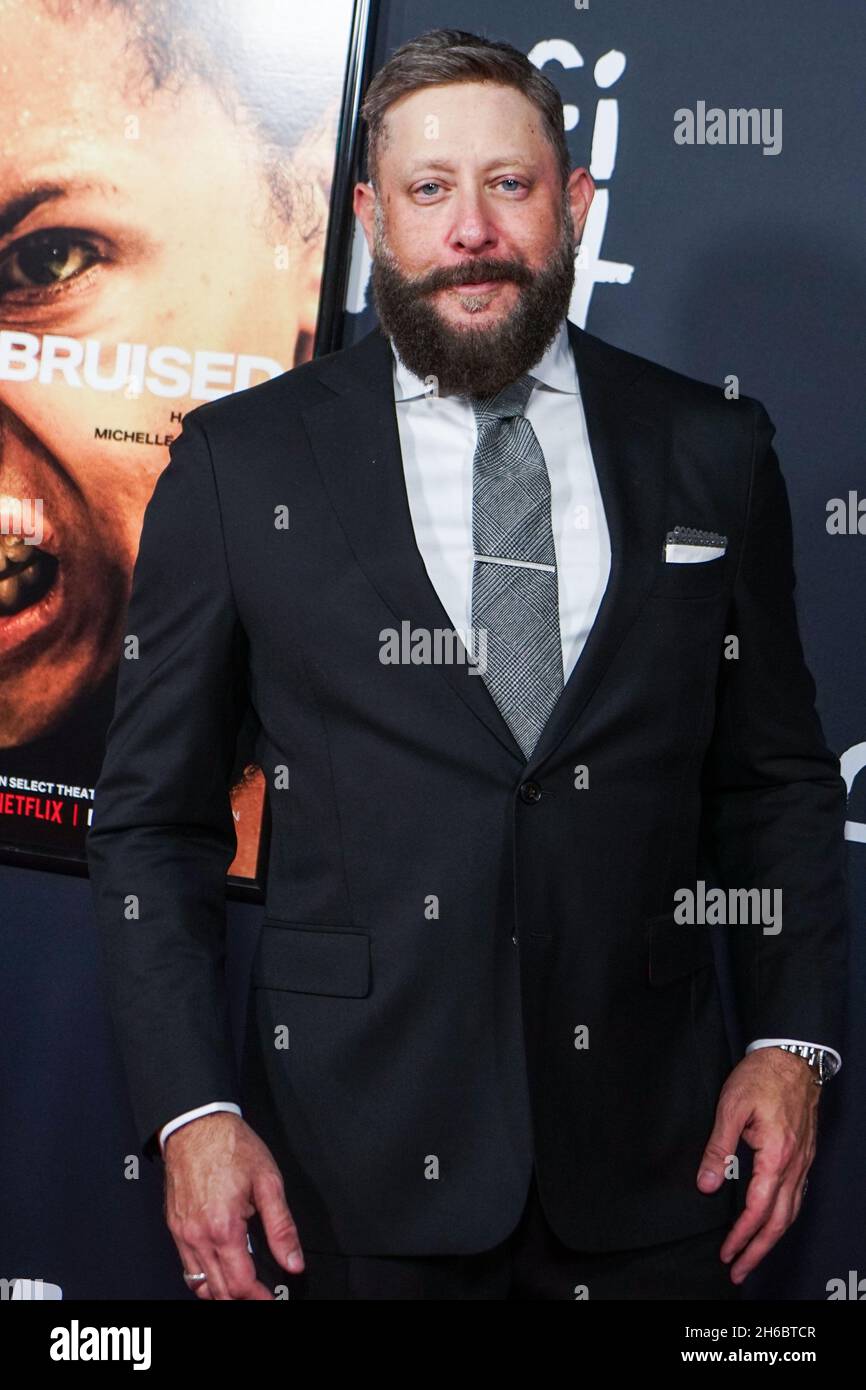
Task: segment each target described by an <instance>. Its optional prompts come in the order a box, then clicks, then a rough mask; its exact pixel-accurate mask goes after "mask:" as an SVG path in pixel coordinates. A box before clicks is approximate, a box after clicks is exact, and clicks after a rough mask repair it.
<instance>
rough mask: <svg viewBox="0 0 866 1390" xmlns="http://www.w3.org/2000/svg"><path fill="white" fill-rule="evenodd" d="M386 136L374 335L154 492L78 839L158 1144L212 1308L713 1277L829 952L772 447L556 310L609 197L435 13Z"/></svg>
mask: <svg viewBox="0 0 866 1390" xmlns="http://www.w3.org/2000/svg"><path fill="white" fill-rule="evenodd" d="M364 111H365V117H366V119H367V122H368V136H369V139H368V146H369V149H368V162H369V175H370V182H369V183H360V184H358V185H357V187H356V190H355V208H356V212H357V215H358V217H359V218H360V220H361V222H362V224H363V227H364V231H365V234H366V236H367V241H368V245H369V247H370V250H371V254H372V257H373V288H374V293H375V298H376V306H377V310H378V313H379V319H380V324H381V327H380V328H377V329H376V330H375V331H374V332H372V333H371V334H369V335H368V336H367V337H366V338H365V339H364V340H363V341H362V342H361V343H359V344H358V345H357V346H355V347H352V348H349V349H347V350H344V351H342V352H336V353H332V354H330V355H329V356H327V357H324V358H322V359H320V360H318V361H314V362H311V363H307V364H305V365H303V366H300V367H298V368H296V369H295V370H292V371H289V372H286V373H284V374H283V375H281V376H279V377H277V378H275V379H274V380H271V381H269V382H266V383H262V384H261V385H258V386H256V387H254V388H252V389H250V390H246V391H242V392H240V393H237V394H235V395H233V396H229V397H224V398H223V399H221V400H218V401H214V402H210V403H208V404H206V405H203V406H200V407H198V408H197V409H196V410H194V411H192V412H190V413H189V414H187V416H186V418H185V420H184V427H183V433H182V434H181V436H180V438H179V439H178V440H177V441H176V442H175V444H174V445H173V446H172V450H171V462H170V463H169V465H168V467H167V468H166V469H165V471H164V472H163V474H162V475H161V476H160V478H159V480H158V482H157V485H156V488H155V491H154V494H153V499H152V501H151V503H150V505H149V507H148V510H147V513H146V516H145V521H144V527H143V531H142V536H141V545H140V552H139V558H138V563H137V566H136V571H135V578H134V584H133V591H132V596H131V601H130V608H129V617H128V624H127V625H128V629H129V632H130V634H134V635H135V637H136V638H137V657H136V659H135V660H128V661H126V662H122V663H121V672H120V678H119V682H118V694H117V706H116V712H115V716H114V721H113V723H112V726H111V729H110V732H109V738H108V747H107V754H106V759H105V764H104V768H103V772H102V775H101V778H100V780H99V784H98V787H97V790H96V798H95V816H94V824H93V828H92V830H91V833H90V836H89V842H88V843H89V860H90V867H91V873H92V878H93V884H94V893H95V899H96V903H97V907H98V916H99V923H100V928H101V932H102V936H103V939H104V945H105V953H106V962H107V969H108V979H109V983H110V990H111V1003H112V1009H113V1014H114V1018H115V1021H116V1026H117V1029H118V1033H119V1038H120V1042H121V1045H122V1049H123V1055H124V1060H125V1065H126V1068H127V1071H128V1075H129V1082H130V1088H131V1095H132V1100H133V1105H134V1110H135V1115H136V1120H137V1124H138V1127H139V1131H140V1134H141V1138H142V1142H143V1144H144V1146H145V1151H146V1152H148V1153H154V1152H157V1151H158V1150H157V1145H159V1146H160V1147H162V1149H163V1153H164V1156H165V1162H166V1183H167V1190H166V1212H167V1219H168V1223H169V1226H170V1229H171V1231H172V1234H173V1236H174V1238H175V1241H176V1243H177V1245H178V1249H179V1252H180V1256H181V1259H182V1262H183V1267H184V1271H185V1277H186V1279H187V1281H188V1283H189V1284H190V1286H191V1287H194V1288H195V1289H196V1290H197V1292H198V1295H199V1296H200V1297H202V1298H268V1297H271V1296H272V1291H273V1290H274V1289H275V1288H276V1287H277V1286H278V1285H281V1286H284V1287H285V1288H286V1289H287V1290H288V1292H289V1295H290V1296H291V1297H310V1298H316V1297H327V1298H341V1297H353V1298H363V1297H371V1298H383V1297H395V1298H568V1299H574V1298H581V1297H590V1298H617V1297H624V1298H681V1297H701V1298H714V1297H725V1296H729V1297H736V1296H737V1293H738V1292H739V1286H740V1284H741V1282H742V1279H743V1278H744V1277H745V1275H746V1274H747V1273H748V1272H749V1271H750V1270H751V1269H753V1268H754V1267H755V1266H756V1265H757V1263H758V1262H759V1261H760V1259H761V1258H762V1257H763V1255H764V1254H765V1253H766V1252H767V1250H769V1249H770V1248H771V1247H772V1246H773V1245H774V1244H775V1242H776V1241H777V1240H778V1239H779V1237H780V1236H781V1234H782V1233H783V1232H784V1230H785V1229H786V1228H787V1227H788V1226H789V1225H790V1223H791V1222H792V1221H793V1220H794V1218H795V1217H796V1215H797V1212H798V1210H799V1207H800V1203H801V1201H802V1193H803V1189H804V1186H805V1178H806V1173H807V1171H808V1169H809V1167H810V1165H811V1162H812V1159H813V1156H814V1151H815V1129H816V1111H817V1104H818V1097H819V1096H820V1094H821V1091H820V1085H821V1084H822V1083H823V1081H824V1079H825V1077H826V1076H827V1075H828V1074H831V1073H832V1071H833V1070H834V1069H835V1068H837V1067H838V1065H839V1060H840V1057H839V1046H840V1045H841V1031H840V1030H841V1022H840V1019H841V1001H842V996H843V984H844V969H845V930H844V913H843V871H842V854H843V831H842V825H843V819H844V813H845V792H844V783H843V781H842V779H841V777H840V775H839V769H838V765H837V761H836V759H835V757H834V756H833V755H832V753H831V752H830V751H829V750H828V748H827V746H826V744H825V742H824V738H823V734H822V730H821V726H820V723H819V720H818V717H817V714H816V712H815V707H814V693H815V691H814V684H813V682H812V679H811V676H810V674H809V672H808V670H807V668H806V666H805V664H804V660H803V653H802V649H801V645H800V640H799V635H798V630H797V621H796V616H795V609H794V603H793V595H792V590H793V582H794V579H793V572H792V565H791V548H792V547H791V526H790V515H789V510H788V503H787V497H786V491H785V486H784V483H783V480H782V476H781V473H780V471H779V465H778V461H777V459H776V456H775V453H774V451H773V448H772V444H771V440H772V436H773V426H772V424H771V423H770V421H769V418H768V416H767V413H766V411H765V410H764V408H763V407H762V406H761V405H760V404H759V403H758V402H757V401H755V400H751V399H748V398H745V397H743V398H742V399H739V400H728V399H726V398H725V397H724V395H723V393H722V392H721V391H720V390H718V389H716V388H714V387H710V386H707V385H704V384H702V383H700V382H696V381H693V380H691V379H689V378H687V377H684V376H682V375H680V374H678V373H676V372H673V371H670V370H667V369H665V368H663V367H660V366H657V365H656V364H654V363H652V362H649V361H647V360H645V359H643V358H640V357H637V356H634V355H632V354H630V353H628V352H624V351H621V350H620V349H617V348H614V347H611V346H609V345H607V344H605V343H603V342H601V341H600V340H598V339H597V338H595V337H593V336H592V335H591V334H588V333H586V332H583V331H582V330H580V329H578V328H577V327H575V326H574V325H573V324H571V323H569V322H568V321H567V318H566V315H567V310H568V305H569V301H570V295H571V289H572V283H573V275H574V249H575V246H576V244H577V242H578V241H579V238H580V235H581V232H582V229H583V225H584V222H585V219H586V214H587V210H588V207H589V204H590V200H591V197H592V192H593V188H592V182H591V180H590V178H589V175H588V174H587V172H586V171H585V170H583V169H578V170H574V171H571V170H570V168H569V159H568V152H567V148H566V144H565V138H564V134H563V128H562V113H561V105H560V101H559V97H558V95H557V93H556V90H555V89H554V88H553V86H552V85H551V84H550V83H549V82H548V81H547V79H546V78H544V77H543V75H542V74H540V73H539V72H537V71H536V69H535V68H534V67H533V66H532V64H531V63H529V62H528V60H527V59H526V58H525V57H524V56H523V55H522V54H520V53H519V52H517V50H515V49H513V48H512V47H510V46H509V45H507V44H496V43H491V42H490V41H487V40H484V39H479V38H476V37H475V36H473V35H469V34H465V33H462V32H460V31H450V30H444V31H433V32H431V33H429V34H426V35H422V36H421V37H420V38H419V39H418V40H416V41H414V42H413V43H410V44H407V45H404V47H403V48H402V49H400V50H399V51H398V52H397V53H396V54H395V55H394V56H393V57H392V58H391V60H390V61H389V62H388V63H387V64H386V65H385V67H384V68H383V69H382V70H381V71H380V72H379V73H378V74H377V76H376V78H375V80H374V82H373V84H372V85H371V88H370V91H369V93H368V95H367V99H366V102H365V108H364ZM251 712H252V714H253V715H254V717H255V720H256V727H257V731H258V732H257V737H256V758H257V761H258V763H259V764H260V765H261V767H262V768H263V769H264V771H265V774H266V778H267V782H268V788H269V801H270V806H271V812H272V818H273V835H272V845H271V851H270V863H269V875H268V894H267V904H266V909H265V916H264V923H263V926H262V929H261V933H260V936H259V939H258V946H257V950H256V954H255V959H254V963H253V967H252V978H251V989H250V1005H249V1013H248V1024H247V1036H246V1039H245V1046H244V1049H243V1064H242V1068H241V1073H240V1075H237V1074H236V1071H235V1066H234V1061H233V1052H232V1048H231V1045H230V1040H229V1038H228V1036H227V1027H226V1009H225V983H224V977H223V958H224V933H225V907H224V875H225V872H226V869H227V866H228V864H229V863H230V861H231V859H232V855H233V851H234V834H233V827H232V818H231V813H230V808H229V802H228V795H227V784H228V781H229V778H230V773H231V767H232V759H233V751H234V740H235V737H236V733H237V730H238V728H239V726H240V724H241V721H242V719H244V717H245V716H246V717H248V716H249V715H250V713H251ZM704 874H706V878H704V877H703V875H704ZM708 885H709V886H708ZM708 904H712V906H711V908H710V910H709V911H708V910H707V907H708ZM714 921H720V922H723V923H725V924H726V925H725V926H724V930H723V931H722V933H721V936H722V938H723V944H724V941H726V942H727V948H728V949H729V952H730V963H731V969H732V977H733V981H734V984H735V986H736V996H737V999H736V1002H737V1005H738V1008H739V1013H740V1022H741V1025H742V1029H743V1038H744V1041H745V1042H746V1043H747V1050H746V1054H745V1055H744V1056H743V1057H741V1058H740V1060H738V1061H737V1062H736V1065H734V1064H733V1059H732V1056H731V1051H730V1047H729V1043H728V1039H727V1035H726V1030H725V1026H724V1020H723V1013H722V1005H721V997H720V989H719V984H718V981H717V976H716V971H715V968H714V948H713V944H712V938H713V936H714V935H715V933H712V932H711V930H710V927H711V925H712V923H713V922H714ZM816 1083H817V1084H816ZM241 1112H243V1113H241ZM741 1138H743V1139H745V1140H746V1141H747V1143H748V1145H749V1146H750V1148H752V1149H753V1150H754V1151H755V1159H754V1167H753V1173H752V1176H751V1178H750V1180H749V1183H748V1188H747V1191H746V1192H745V1193H743V1195H742V1196H740V1195H739V1194H741V1193H742V1192H743V1189H744V1188H745V1187H746V1183H745V1181H737V1168H736V1158H735V1153H736V1149H737V1145H738V1143H739V1141H740V1140H741ZM248 1222H249V1223H250V1227H251V1232H250V1233H251V1234H252V1235H253V1236H255V1243H252V1244H251V1245H250V1246H249V1247H248V1243H247V1236H248V1230H247V1223H248ZM732 1222H733V1224H732ZM250 1249H252V1256H253V1257H251V1255H250ZM254 1260H255V1264H257V1265H258V1274H261V1276H262V1278H259V1277H258V1274H257V1271H256V1268H255V1264H254Z"/></svg>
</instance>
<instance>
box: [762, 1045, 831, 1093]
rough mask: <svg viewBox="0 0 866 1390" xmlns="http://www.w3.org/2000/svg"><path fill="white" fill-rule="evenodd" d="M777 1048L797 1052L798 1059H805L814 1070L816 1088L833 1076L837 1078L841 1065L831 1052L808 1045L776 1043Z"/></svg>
mask: <svg viewBox="0 0 866 1390" xmlns="http://www.w3.org/2000/svg"><path fill="white" fill-rule="evenodd" d="M773 1045H774V1046H775V1047H781V1049H782V1051H783V1052H796V1054H797V1056H798V1057H802V1058H804V1060H805V1061H806V1062H808V1064H809V1066H810V1067H811V1068H812V1072H813V1073H814V1074H813V1077H812V1079H813V1081H814V1082H815V1085H816V1086H823V1085H824V1082H825V1081H828V1080H829V1079H830V1077H831V1076H835V1075H836V1072H837V1071H838V1070H839V1063H838V1062H837V1061H836V1058H835V1057H834V1056H833V1054H832V1053H831V1052H827V1051H826V1049H825V1048H823V1047H810V1046H809V1044H808V1043H774V1044H773Z"/></svg>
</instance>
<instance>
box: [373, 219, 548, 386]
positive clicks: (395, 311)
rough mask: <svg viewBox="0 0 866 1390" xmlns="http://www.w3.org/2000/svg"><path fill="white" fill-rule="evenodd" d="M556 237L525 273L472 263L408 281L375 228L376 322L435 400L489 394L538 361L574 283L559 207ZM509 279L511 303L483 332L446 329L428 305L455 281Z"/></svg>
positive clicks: (513, 264)
mask: <svg viewBox="0 0 866 1390" xmlns="http://www.w3.org/2000/svg"><path fill="white" fill-rule="evenodd" d="M564 212H565V214H566V215H565V216H564V218H563V235H562V237H561V238H560V242H559V245H558V247H557V249H556V251H555V252H554V255H553V257H552V259H551V261H550V263H549V264H548V265H547V266H545V267H544V269H543V270H539V271H532V270H530V269H529V268H528V267H527V266H526V265H525V263H524V262H523V261H513V260H512V261H506V260H480V259H479V260H475V261H470V262H468V263H466V264H465V265H462V266H460V265H458V266H448V267H441V268H439V269H436V270H433V271H431V272H430V273H429V274H428V275H424V276H421V277H419V278H416V279H413V278H411V277H408V276H405V275H403V273H402V272H401V271H400V270H399V268H398V266H397V264H396V262H395V260H394V257H393V255H392V254H391V252H390V251H389V250H388V248H387V246H386V245H385V244H384V237H383V236H382V235H381V229H380V228H378V227H377V233H378V234H377V237H376V249H375V252H374V255H373V264H372V288H373V301H374V304H375V308H376V312H377V314H378V316H379V323H380V324H381V327H382V329H383V331H384V332H385V333H387V335H388V337H389V338H391V339H392V340H393V342H394V346H395V347H396V349H397V352H398V353H399V354H400V357H401V358H402V360H403V361H404V362H405V364H406V366H407V367H408V368H409V369H410V371H412V372H414V373H415V374H416V376H419V377H421V378H422V380H425V381H426V380H428V379H430V378H432V379H433V390H434V393H435V394H437V395H443V396H444V395H452V394H457V395H462V396H471V397H476V398H484V397H488V396H495V395H496V394H497V392H499V391H501V390H502V389H503V387H505V386H507V385H509V384H510V383H511V382H512V381H516V380H517V378H518V377H519V376H522V375H523V373H524V372H527V371H529V369H530V367H532V366H534V364H535V363H536V362H537V361H538V359H539V358H540V357H542V356H543V354H544V353H545V351H546V350H547V348H548V347H549V346H550V344H551V342H552V341H553V338H554V336H555V334H556V331H557V329H558V327H559V324H560V323H561V321H562V320H563V319H564V318H565V317H566V315H567V313H568V307H569V304H570V302H571V292H572V288H573V285H574V240H573V238H574V230H573V224H572V220H571V215H570V212H569V211H568V209H567V205H566V206H565V207H564ZM485 280H513V281H514V282H515V283H516V284H517V287H518V299H517V303H516V304H515V305H514V308H513V309H512V310H511V312H510V313H509V314H508V315H506V317H505V318H504V319H503V320H502V321H501V322H500V323H497V324H495V325H493V326H491V327H489V328H472V327H469V328H453V327H452V326H451V325H450V324H448V323H446V322H445V321H444V319H442V317H441V316H440V314H439V312H438V310H437V309H436V308H435V306H434V305H433V303H432V302H431V301H430V299H429V295H430V293H431V291H433V290H436V289H442V288H444V287H446V286H449V285H454V284H460V283H475V284H480V283H481V282H483V281H485Z"/></svg>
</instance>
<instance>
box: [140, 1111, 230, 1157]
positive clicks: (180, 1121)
mask: <svg viewBox="0 0 866 1390" xmlns="http://www.w3.org/2000/svg"><path fill="white" fill-rule="evenodd" d="M215 1110H230V1111H231V1112H232V1114H233V1115H240V1113H241V1107H240V1106H239V1105H235V1103H234V1101H233V1100H212V1101H209V1102H208V1104H207V1105H198V1106H196V1108H195V1110H184V1112H183V1114H182V1115H176V1116H175V1117H174V1119H173V1120H169V1122H168V1124H166V1125H163V1127H162V1129H161V1130H160V1131H159V1151H160V1153H161V1154H162V1156H163V1158H164V1157H165V1141H166V1139H167V1138H168V1136H169V1135H170V1134H173V1133H174V1131H175V1130H176V1129H180V1127H181V1125H185V1124H186V1123H187V1121H188V1120H197V1119H198V1117H199V1116H200V1115H211V1114H213V1112H214V1111H215Z"/></svg>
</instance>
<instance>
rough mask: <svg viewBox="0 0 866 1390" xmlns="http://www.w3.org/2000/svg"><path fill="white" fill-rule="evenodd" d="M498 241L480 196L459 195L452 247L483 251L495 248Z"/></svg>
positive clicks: (475, 194)
mask: <svg viewBox="0 0 866 1390" xmlns="http://www.w3.org/2000/svg"><path fill="white" fill-rule="evenodd" d="M496 241H497V235H496V229H495V226H494V224H493V221H492V220H491V218H490V217H489V216H488V213H487V210H486V209H485V207H484V203H483V201H482V198H481V196H480V194H478V193H475V192H472V193H468V192H467V193H462V194H460V195H458V202H457V206H456V208H455V217H454V224H453V228H452V233H451V245H452V246H453V247H454V248H455V249H457V250H465V251H481V250H483V249H485V248H489V247H491V246H495V244H496Z"/></svg>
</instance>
